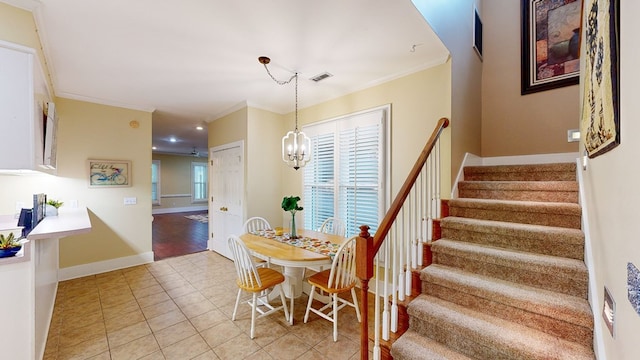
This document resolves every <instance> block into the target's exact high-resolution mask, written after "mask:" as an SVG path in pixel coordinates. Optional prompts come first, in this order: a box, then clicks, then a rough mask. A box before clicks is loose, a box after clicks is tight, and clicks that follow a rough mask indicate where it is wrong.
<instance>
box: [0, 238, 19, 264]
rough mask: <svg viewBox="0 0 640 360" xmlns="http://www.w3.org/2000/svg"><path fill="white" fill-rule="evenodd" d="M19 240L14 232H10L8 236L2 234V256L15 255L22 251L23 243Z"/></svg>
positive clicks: (0, 249) (0, 254)
mask: <svg viewBox="0 0 640 360" xmlns="http://www.w3.org/2000/svg"><path fill="white" fill-rule="evenodd" d="M19 240H20V239H17V238H16V237H15V236H13V233H9V235H7V236H5V235H4V234H0V258H3V257H8V256H14V255H15V254H16V253H17V252H18V251H20V248H22V244H21V243H20V242H19Z"/></svg>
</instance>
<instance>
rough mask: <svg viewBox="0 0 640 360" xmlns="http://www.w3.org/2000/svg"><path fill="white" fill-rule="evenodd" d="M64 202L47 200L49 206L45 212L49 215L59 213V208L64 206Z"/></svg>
mask: <svg viewBox="0 0 640 360" xmlns="http://www.w3.org/2000/svg"><path fill="white" fill-rule="evenodd" d="M63 204H64V203H63V202H62V201H58V200H54V199H49V200H47V208H46V210H45V214H47V215H49V216H56V215H58V208H60V206H62V205H63Z"/></svg>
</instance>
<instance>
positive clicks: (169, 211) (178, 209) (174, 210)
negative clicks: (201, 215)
mask: <svg viewBox="0 0 640 360" xmlns="http://www.w3.org/2000/svg"><path fill="white" fill-rule="evenodd" d="M206 210H209V208H208V206H207V205H196V206H184V207H174V208H163V209H153V210H151V214H153V215H155V214H172V213H180V212H189V211H206Z"/></svg>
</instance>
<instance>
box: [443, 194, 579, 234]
mask: <svg viewBox="0 0 640 360" xmlns="http://www.w3.org/2000/svg"><path fill="white" fill-rule="evenodd" d="M448 206H449V215H450V216H458V217H467V218H475V219H485V220H496V221H506V222H516V223H523V224H534V225H545V226H558V227H567V228H574V229H579V228H580V226H581V214H582V209H581V208H580V205H578V204H574V203H563V202H540V201H513V200H491V199H462V198H457V199H451V200H449V202H448Z"/></svg>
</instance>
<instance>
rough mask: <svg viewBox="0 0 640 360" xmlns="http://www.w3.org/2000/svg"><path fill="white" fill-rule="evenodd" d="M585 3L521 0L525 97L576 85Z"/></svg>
mask: <svg viewBox="0 0 640 360" xmlns="http://www.w3.org/2000/svg"><path fill="white" fill-rule="evenodd" d="M581 14H582V0H522V18H521V19H522V20H521V21H522V43H521V50H522V64H521V66H522V67H521V72H522V87H521V93H522V95H525V94H531V93H534V92H538V91H544V90H551V89H556V88H559V87H563V86H569V85H576V84H578V81H579V76H580V34H581V31H580V25H581Z"/></svg>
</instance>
